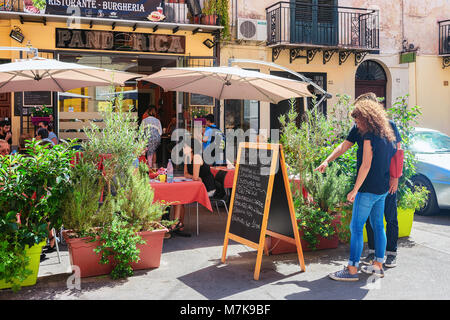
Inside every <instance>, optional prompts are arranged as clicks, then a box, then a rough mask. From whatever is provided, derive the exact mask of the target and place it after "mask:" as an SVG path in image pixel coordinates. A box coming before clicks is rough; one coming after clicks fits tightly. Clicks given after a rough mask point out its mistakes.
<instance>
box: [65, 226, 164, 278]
mask: <svg viewBox="0 0 450 320" xmlns="http://www.w3.org/2000/svg"><path fill="white" fill-rule="evenodd" d="M167 231H168V230H167V229H166V228H162V229H159V230H154V231H144V232H139V233H138V234H139V235H140V236H141V237H142V239H143V240H145V241H146V243H145V244H140V245H138V246H137V247H138V248H139V250H140V254H139V257H140V260H139V262H137V263H132V264H131V267H132V268H133V270H142V269H151V268H158V267H159V265H160V262H161V254H162V247H163V242H164V234H165V233H166V232H167ZM63 236H64V239H65V240H66V243H67V246H68V248H69V257H70V264H71V265H75V266H78V267H79V268H80V277H81V278H86V277H94V276H100V275H105V274H110V273H111V271H112V269H113V267H114V264H113V263H111V262H110V263H108V264H101V263H100V259H101V254H97V253H95V252H94V249H95V248H96V247H97V246H99V245H100V241H94V242H88V241H89V240H91V238H70V237H69V236H68V231H67V230H65V231H64V232H63Z"/></svg>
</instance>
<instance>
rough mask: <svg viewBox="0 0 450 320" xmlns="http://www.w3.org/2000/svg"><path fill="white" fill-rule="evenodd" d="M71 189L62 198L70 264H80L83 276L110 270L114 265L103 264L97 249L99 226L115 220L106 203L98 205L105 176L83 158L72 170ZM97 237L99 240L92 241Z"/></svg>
mask: <svg viewBox="0 0 450 320" xmlns="http://www.w3.org/2000/svg"><path fill="white" fill-rule="evenodd" d="M70 181H71V189H70V191H68V192H67V193H66V194H65V197H64V198H63V206H62V216H63V225H64V228H65V229H66V230H64V231H63V237H64V240H65V241H66V243H67V246H68V250H69V258H70V264H71V265H76V266H78V267H79V268H80V276H81V277H91V276H96V275H102V274H109V273H111V271H112V267H111V266H109V265H101V264H100V260H101V256H100V255H97V254H96V253H95V252H94V249H95V248H96V247H97V246H99V245H100V241H99V237H98V235H97V233H98V231H99V229H101V228H102V227H104V226H107V225H109V224H110V223H111V221H112V214H111V212H110V211H108V210H106V209H107V205H105V206H102V207H101V208H99V200H100V196H101V192H102V189H103V176H102V174H101V172H100V171H99V170H98V167H97V166H96V165H95V164H94V163H92V162H88V161H85V159H84V157H83V158H80V159H79V161H78V163H76V164H75V165H74V166H73V168H72V171H71V174H70ZM93 240H96V241H93Z"/></svg>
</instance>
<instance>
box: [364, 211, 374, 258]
mask: <svg viewBox="0 0 450 320" xmlns="http://www.w3.org/2000/svg"><path fill="white" fill-rule="evenodd" d="M366 232H367V247H368V250H367V256H366V258H364V260H363V263H364V264H367V265H370V264H372V262H373V259H374V257H375V243H374V242H375V240H374V238H373V229H372V225H371V224H370V219H367V221H366Z"/></svg>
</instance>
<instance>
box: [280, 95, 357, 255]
mask: <svg viewBox="0 0 450 320" xmlns="http://www.w3.org/2000/svg"><path fill="white" fill-rule="evenodd" d="M297 118H298V114H297V112H296V111H295V101H294V100H291V110H290V111H289V113H288V114H287V117H286V116H281V117H280V122H281V125H282V135H281V139H280V140H281V143H282V144H283V148H284V150H286V161H287V163H288V166H289V170H290V174H291V175H298V176H299V177H300V180H301V184H302V186H304V187H305V189H306V191H307V192H308V194H309V196H308V198H304V197H303V195H301V193H300V192H298V190H295V191H294V192H293V194H294V205H295V210H296V217H297V222H298V225H299V231H300V234H301V238H302V240H303V241H304V245H303V247H305V249H306V250H308V249H310V250H315V249H317V248H320V249H325V248H336V247H337V246H338V238H337V236H336V225H337V224H338V222H339V221H340V212H339V207H340V206H341V205H342V203H343V202H344V198H345V195H346V193H345V192H346V191H347V190H348V189H349V185H350V181H349V178H348V176H347V175H346V174H345V173H344V172H343V171H342V170H341V168H340V167H339V166H338V165H335V166H330V168H329V169H328V171H327V173H326V174H321V173H319V172H315V171H314V168H316V167H317V166H318V165H319V164H320V162H321V160H322V158H324V157H326V155H327V154H328V153H329V152H330V150H331V149H332V148H333V147H334V145H335V140H336V138H335V137H334V130H333V128H332V127H331V125H330V122H328V121H327V119H326V118H325V116H323V114H321V113H320V112H318V111H317V109H316V108H315V109H313V110H306V111H305V114H304V118H303V119H301V120H302V121H301V123H300V125H299V126H298V124H297ZM271 243H272V244H273V245H272V248H271V249H272V253H284V252H295V247H292V246H288V245H287V244H286V243H282V242H278V243H277V242H276V241H275V242H274V241H271Z"/></svg>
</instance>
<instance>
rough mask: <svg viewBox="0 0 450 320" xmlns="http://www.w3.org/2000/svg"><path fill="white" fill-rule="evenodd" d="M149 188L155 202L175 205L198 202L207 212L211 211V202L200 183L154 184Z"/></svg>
mask: <svg viewBox="0 0 450 320" xmlns="http://www.w3.org/2000/svg"><path fill="white" fill-rule="evenodd" d="M150 186H151V187H152V188H153V190H154V191H155V198H154V200H155V201H162V200H164V201H166V202H173V203H174V205H176V204H189V203H194V202H198V203H200V204H201V205H202V206H204V207H205V208H206V209H208V210H209V211H212V207H211V201H209V197H208V192H206V188H205V185H204V184H203V183H202V182H200V181H182V182H172V183H168V182H159V183H158V182H154V183H150Z"/></svg>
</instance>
